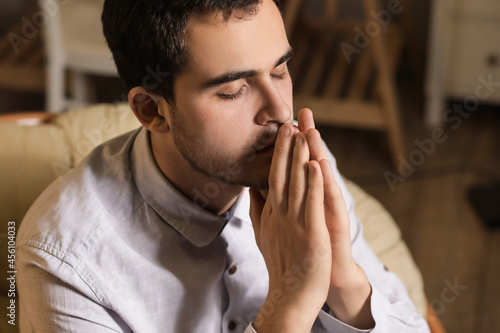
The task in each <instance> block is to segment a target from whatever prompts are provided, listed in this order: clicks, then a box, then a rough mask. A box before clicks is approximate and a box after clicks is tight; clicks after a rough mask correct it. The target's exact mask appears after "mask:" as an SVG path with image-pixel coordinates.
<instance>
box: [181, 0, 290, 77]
mask: <svg viewBox="0 0 500 333" xmlns="http://www.w3.org/2000/svg"><path fill="white" fill-rule="evenodd" d="M238 14H239V13H238V12H236V13H233V15H232V16H231V18H229V20H227V21H224V20H223V19H222V15H220V14H214V13H211V14H205V15H196V16H193V17H192V18H190V20H189V22H188V25H187V27H186V35H185V43H186V50H187V54H188V64H187V67H186V72H197V73H198V74H201V75H206V76H209V75H217V74H221V73H224V72H227V71H238V70H261V69H262V70H263V69H268V67H269V66H270V65H274V63H275V62H276V61H277V60H278V59H279V58H280V57H281V56H282V55H283V53H284V52H285V51H286V50H287V49H288V48H289V44H288V40H287V37H286V32H285V28H284V26H283V20H282V18H281V14H280V12H279V9H278V8H277V7H276V5H275V4H274V2H273V1H272V0H264V1H263V2H262V4H261V5H258V6H257V11H256V13H255V14H254V15H252V16H247V15H238Z"/></svg>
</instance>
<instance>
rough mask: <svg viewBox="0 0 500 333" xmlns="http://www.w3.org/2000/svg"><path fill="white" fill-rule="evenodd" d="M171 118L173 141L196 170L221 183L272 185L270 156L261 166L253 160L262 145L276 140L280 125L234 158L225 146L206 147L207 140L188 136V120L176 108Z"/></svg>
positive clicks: (260, 187)
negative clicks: (203, 140)
mask: <svg viewBox="0 0 500 333" xmlns="http://www.w3.org/2000/svg"><path fill="white" fill-rule="evenodd" d="M172 120H173V126H172V128H171V131H172V133H171V134H172V138H173V141H174V144H175V145H176V147H177V149H178V150H179V152H180V153H181V155H182V156H183V157H184V159H186V161H187V162H188V163H189V165H190V167H191V168H192V169H193V170H195V171H197V172H199V173H200V174H202V175H204V176H207V177H209V178H211V179H213V180H214V181H216V182H218V183H221V184H222V185H234V186H244V187H252V188H256V189H260V190H267V189H269V171H270V168H271V158H269V162H268V163H265V164H264V163H262V164H260V165H259V168H255V165H253V163H252V162H253V161H255V159H256V158H258V157H259V156H258V154H259V153H258V152H257V150H258V149H259V148H260V147H262V146H263V145H267V144H269V143H272V142H275V141H276V137H277V129H276V130H267V131H266V132H264V133H263V134H262V135H261V136H260V137H258V138H257V139H256V140H255V142H254V143H252V144H248V145H246V146H245V147H243V148H242V149H241V151H242V154H240V157H239V158H234V157H232V156H230V154H227V152H225V151H223V149H219V151H217V149H214V148H213V147H207V144H206V142H202V140H200V139H199V138H196V136H186V133H187V130H186V126H185V122H184V120H183V119H182V118H181V117H180V116H179V114H178V112H177V111H176V110H173V112H172Z"/></svg>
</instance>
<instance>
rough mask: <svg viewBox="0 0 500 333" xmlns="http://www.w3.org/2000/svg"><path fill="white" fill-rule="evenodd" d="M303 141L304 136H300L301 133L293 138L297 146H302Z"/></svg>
mask: <svg viewBox="0 0 500 333" xmlns="http://www.w3.org/2000/svg"><path fill="white" fill-rule="evenodd" d="M303 143H304V138H303V137H302V135H297V139H296V140H295V144H296V145H297V146H299V147H300V146H302V144H303Z"/></svg>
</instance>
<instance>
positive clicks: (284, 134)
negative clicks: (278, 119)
mask: <svg viewBox="0 0 500 333" xmlns="http://www.w3.org/2000/svg"><path fill="white" fill-rule="evenodd" d="M289 135H290V127H288V126H284V128H283V129H282V130H281V136H282V137H283V138H284V137H287V136H289Z"/></svg>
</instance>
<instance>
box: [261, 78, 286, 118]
mask: <svg viewBox="0 0 500 333" xmlns="http://www.w3.org/2000/svg"><path fill="white" fill-rule="evenodd" d="M283 89H286V87H280V86H278V85H277V84H276V83H274V82H272V80H270V81H268V82H265V83H263V84H262V88H261V91H262V104H261V108H260V110H259V112H258V114H257V123H258V124H259V125H264V126H266V125H269V124H278V125H281V124H284V123H287V122H290V121H291V119H292V109H291V106H289V105H288V103H287V101H286V97H285V96H291V92H290V93H289V94H287V92H286V91H284V90H283ZM290 102H291V101H290Z"/></svg>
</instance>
